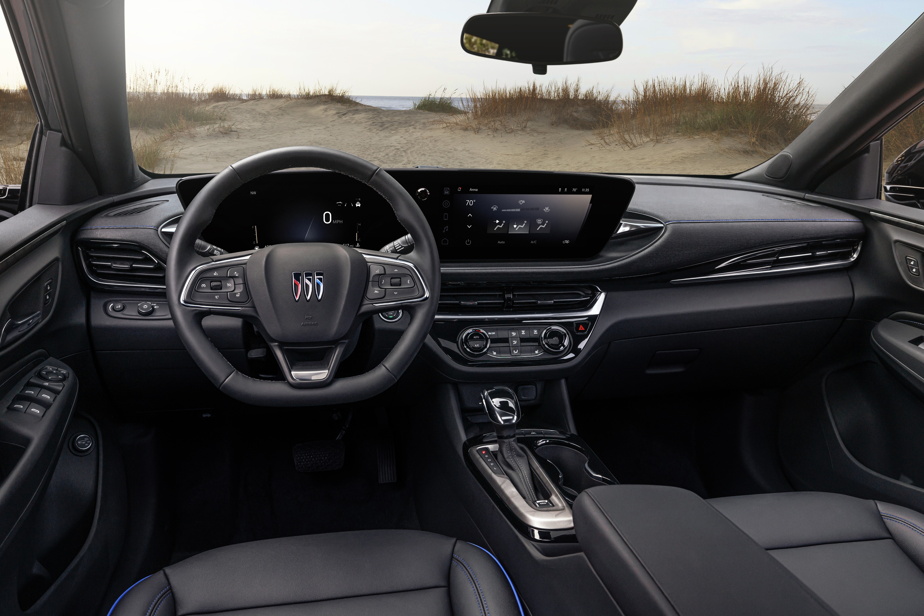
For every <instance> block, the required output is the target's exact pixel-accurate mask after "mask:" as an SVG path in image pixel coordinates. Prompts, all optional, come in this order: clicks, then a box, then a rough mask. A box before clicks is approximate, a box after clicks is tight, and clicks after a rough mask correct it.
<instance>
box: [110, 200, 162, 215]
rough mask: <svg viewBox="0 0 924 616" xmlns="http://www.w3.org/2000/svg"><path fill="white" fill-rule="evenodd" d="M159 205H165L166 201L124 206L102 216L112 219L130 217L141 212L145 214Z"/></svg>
mask: <svg viewBox="0 0 924 616" xmlns="http://www.w3.org/2000/svg"><path fill="white" fill-rule="evenodd" d="M161 203H166V201H147V202H145V203H132V204H131V205H126V206H124V207H120V208H116V209H114V210H111V211H109V212H106V213H105V214H104V216H109V217H114V216H132V215H134V214H140V213H141V212H146V211H148V210H149V209H151V208H153V207H157V206H158V205H160V204H161Z"/></svg>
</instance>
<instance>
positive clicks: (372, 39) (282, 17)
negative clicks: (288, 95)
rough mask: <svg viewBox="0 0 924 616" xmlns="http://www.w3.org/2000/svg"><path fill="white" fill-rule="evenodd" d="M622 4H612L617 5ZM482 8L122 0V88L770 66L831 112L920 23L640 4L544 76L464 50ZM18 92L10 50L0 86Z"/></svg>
mask: <svg viewBox="0 0 924 616" xmlns="http://www.w3.org/2000/svg"><path fill="white" fill-rule="evenodd" d="M613 1H616V2H618V0H613ZM487 4H488V2H487V0H479V1H477V2H476V1H474V0H449V1H446V2H440V1H434V0H402V1H399V0H339V1H331V0H327V1H325V2H321V1H320V0H257V1H254V0H182V1H178V0H157V1H156V2H151V1H147V0H126V34H127V41H126V61H127V66H128V72H129V75H130V76H131V74H133V73H135V72H138V73H145V72H150V71H153V70H158V69H160V70H169V71H170V72H171V73H172V74H173V75H174V76H176V77H178V78H181V79H182V80H184V81H185V82H187V83H189V84H194V85H201V86H203V87H205V88H210V87H211V86H214V85H219V84H221V85H226V86H229V87H230V88H231V89H232V90H235V91H244V92H246V91H249V90H250V89H251V88H253V87H262V88H268V87H277V88H280V89H283V90H289V91H295V90H297V89H298V87H299V86H301V85H305V86H314V85H318V84H320V85H323V86H328V85H334V84H336V85H338V86H340V87H342V88H346V89H348V90H349V91H350V93H352V94H355V95H364V96H375V95H377V96H422V95H425V94H427V93H430V92H436V91H440V90H442V89H444V88H445V89H446V91H447V92H455V93H456V94H457V95H459V96H464V95H465V93H466V92H467V91H468V90H469V89H470V88H475V89H478V88H480V87H482V86H485V85H487V86H494V85H518V84H523V83H527V82H529V81H532V80H534V79H535V80H537V81H550V80H561V79H563V78H565V77H567V78H570V79H574V78H577V77H580V79H581V82H582V83H583V84H584V85H585V86H589V85H599V86H601V87H602V88H603V89H605V90H612V91H613V92H615V93H617V94H624V93H626V92H628V91H629V90H630V89H631V87H632V85H633V83H634V82H637V81H641V80H643V79H646V78H651V77H671V76H687V75H690V76H692V75H697V74H700V73H706V74H708V75H712V76H715V77H716V78H718V79H722V78H723V77H724V76H725V75H728V74H732V73H736V72H742V73H745V74H749V73H756V72H758V71H760V70H761V68H762V67H765V66H773V67H774V68H776V69H778V70H782V71H785V72H787V73H789V74H791V75H794V76H801V77H804V78H805V79H806V81H807V82H808V83H809V85H810V86H811V87H812V88H813V89H814V90H815V92H816V102H817V103H829V102H830V101H831V100H832V99H833V98H834V97H835V96H837V94H838V93H840V92H841V91H842V90H843V88H844V87H845V86H846V85H847V84H848V83H850V81H851V80H852V79H853V78H854V77H856V76H857V75H859V74H860V73H861V72H862V71H863V69H865V68H866V66H867V65H868V64H869V63H870V62H871V61H872V60H873V59H875V57H876V56H877V55H879V54H880V53H881V52H882V51H883V50H884V49H885V48H886V47H888V45H889V44H890V43H891V42H892V41H893V40H894V39H895V38H896V37H898V36H899V35H900V34H901V33H902V32H903V31H904V30H905V29H906V28H907V27H908V26H909V25H910V24H911V23H912V22H913V21H914V20H915V19H916V18H917V17H918V16H919V15H920V14H921V2H920V0H876V1H875V2H871V1H870V0H638V4H637V5H636V7H635V9H634V10H633V12H632V13H631V14H630V15H629V17H628V18H627V19H626V21H625V22H624V23H623V25H622V31H623V38H624V51H623V55H622V57H620V58H619V59H617V60H615V61H613V62H605V63H599V64H592V65H579V66H558V67H556V66H551V67H549V71H548V75H547V76H534V75H533V74H532V71H531V68H530V67H529V66H528V65H524V64H514V63H509V62H500V61H496V60H489V59H485V58H478V57H475V56H471V55H468V54H466V53H465V52H463V51H462V49H461V47H460V44H459V38H460V32H461V29H462V25H463V24H464V22H465V20H466V19H467V18H468V17H470V16H471V15H473V14H476V13H479V12H482V11H484V10H485V9H486V7H487ZM19 81H21V79H20V78H19V67H18V64H17V63H16V60H15V55H14V53H13V50H12V46H11V45H10V44H9V42H8V39H5V38H3V40H2V41H0V83H2V84H4V85H12V84H15V83H17V82H19Z"/></svg>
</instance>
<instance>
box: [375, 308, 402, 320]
mask: <svg viewBox="0 0 924 616" xmlns="http://www.w3.org/2000/svg"><path fill="white" fill-rule="evenodd" d="M403 316H404V311H403V310H386V311H385V312H380V313H379V318H380V319H382V320H383V321H385V322H386V323H396V322H398V321H400V320H401V317H403Z"/></svg>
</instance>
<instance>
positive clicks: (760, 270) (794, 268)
mask: <svg viewBox="0 0 924 616" xmlns="http://www.w3.org/2000/svg"><path fill="white" fill-rule="evenodd" d="M862 248H863V242H860V243H859V244H857V248H856V250H854V251H853V252H852V253H851V254H850V256H849V257H848V258H846V259H842V260H840V261H829V262H827V263H812V264H810V265H790V266H788V267H776V268H771V267H770V266H769V265H766V266H764V267H757V268H754V269H749V270H742V271H738V272H724V273H719V274H708V275H706V276H695V277H692V278H678V279H676V280H671V284H686V283H690V282H702V281H709V280H724V279H728V278H738V279H744V278H761V277H765V276H774V275H776V274H787V273H794V272H807V271H813V270H827V269H841V268H844V267H847V266H849V265H850V264H851V263H853V262H854V261H856V260H857V258H858V257H859V256H860V251H861V249H862Z"/></svg>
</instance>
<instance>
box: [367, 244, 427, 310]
mask: <svg viewBox="0 0 924 616" xmlns="http://www.w3.org/2000/svg"><path fill="white" fill-rule="evenodd" d="M359 252H360V254H361V255H362V256H363V258H364V259H365V260H366V263H367V265H368V272H369V276H368V280H367V285H366V292H365V294H364V296H363V301H362V304H361V305H360V308H359V316H360V317H362V316H367V315H370V314H375V313H379V312H382V311H384V310H398V309H408V310H410V309H413V307H414V304H420V303H423V302H426V301H427V300H429V299H430V289H429V288H428V287H427V282H426V280H425V279H424V277H423V276H422V275H421V273H420V270H419V269H418V267H417V265H416V264H415V263H414V262H413V261H412V260H410V259H409V258H408V256H409V255H402V256H397V255H394V254H392V253H385V252H373V251H365V250H363V251H359Z"/></svg>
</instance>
